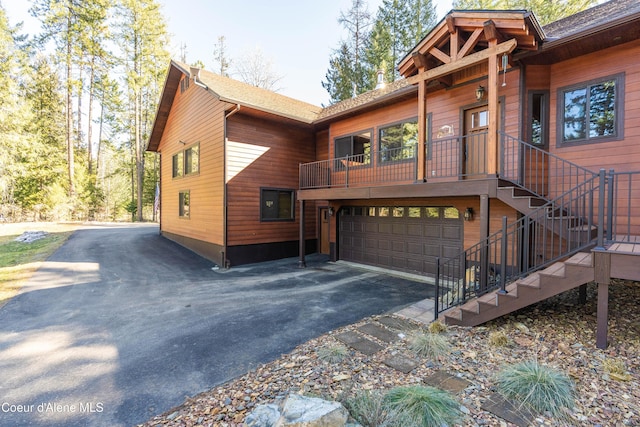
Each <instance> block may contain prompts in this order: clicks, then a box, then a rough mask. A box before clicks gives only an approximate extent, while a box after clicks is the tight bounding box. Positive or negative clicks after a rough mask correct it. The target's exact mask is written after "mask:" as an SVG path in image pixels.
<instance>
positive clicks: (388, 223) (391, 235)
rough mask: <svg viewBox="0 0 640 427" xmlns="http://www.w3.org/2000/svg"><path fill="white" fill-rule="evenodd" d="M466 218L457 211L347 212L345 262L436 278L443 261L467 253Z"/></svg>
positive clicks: (342, 218)
mask: <svg viewBox="0 0 640 427" xmlns="http://www.w3.org/2000/svg"><path fill="white" fill-rule="evenodd" d="M462 237H463V227H462V218H461V215H460V212H459V211H458V210H457V209H456V208H453V207H410V206H395V207H394V206H388V207H380V206H377V207H343V208H342V209H341V210H340V215H339V248H338V251H339V253H338V254H339V257H340V259H343V260H345V261H353V262H359V263H363V264H370V265H375V266H380V267H387V268H390V269H395V270H403V271H413V272H420V273H431V274H435V272H436V259H437V258H438V257H441V258H442V257H445V258H449V257H453V256H455V255H457V254H459V253H460V252H461V251H462Z"/></svg>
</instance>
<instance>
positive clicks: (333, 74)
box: [322, 0, 372, 103]
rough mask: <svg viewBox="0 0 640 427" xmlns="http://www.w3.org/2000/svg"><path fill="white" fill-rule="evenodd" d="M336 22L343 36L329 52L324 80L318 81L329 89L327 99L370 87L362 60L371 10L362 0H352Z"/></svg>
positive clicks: (343, 97) (349, 94)
mask: <svg viewBox="0 0 640 427" xmlns="http://www.w3.org/2000/svg"><path fill="white" fill-rule="evenodd" d="M338 22H339V23H340V24H341V25H342V26H343V27H344V28H345V30H346V31H347V39H346V40H345V41H343V42H341V44H340V47H339V48H338V49H337V50H336V51H335V52H334V53H333V56H332V57H331V59H330V60H329V69H328V70H327V74H326V77H327V81H326V82H322V86H323V87H324V88H325V89H327V91H328V92H329V96H330V97H331V103H335V102H338V101H342V100H344V99H347V98H350V97H351V96H353V94H360V93H363V92H366V91H368V90H370V89H372V87H371V81H370V78H369V75H368V72H367V68H366V66H365V65H366V64H365V61H364V58H365V49H366V45H367V40H368V38H369V31H370V27H371V14H370V13H369V11H368V10H367V4H366V2H365V1H364V0H352V4H351V8H350V9H349V10H348V11H346V12H344V11H343V12H341V13H340V17H339V18H338Z"/></svg>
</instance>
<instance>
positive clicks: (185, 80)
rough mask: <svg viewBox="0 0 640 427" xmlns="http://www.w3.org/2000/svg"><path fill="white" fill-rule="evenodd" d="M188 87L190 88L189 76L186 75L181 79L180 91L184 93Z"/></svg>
mask: <svg viewBox="0 0 640 427" xmlns="http://www.w3.org/2000/svg"><path fill="white" fill-rule="evenodd" d="M187 89H189V77H187V76H184V77H183V78H182V80H180V93H184V91H185V90H187Z"/></svg>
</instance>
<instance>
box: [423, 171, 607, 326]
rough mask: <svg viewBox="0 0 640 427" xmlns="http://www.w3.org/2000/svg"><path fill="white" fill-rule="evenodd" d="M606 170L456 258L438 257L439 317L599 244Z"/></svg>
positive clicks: (436, 299) (436, 302)
mask: <svg viewBox="0 0 640 427" xmlns="http://www.w3.org/2000/svg"><path fill="white" fill-rule="evenodd" d="M604 173H605V172H604V171H602V172H601V174H600V175H596V176H594V177H592V178H591V179H589V180H587V181H585V182H582V183H580V184H579V185H578V186H576V187H575V188H573V189H571V190H569V191H568V192H566V193H564V194H562V195H560V196H559V197H557V198H555V199H554V200H552V201H549V202H548V203H546V204H545V205H544V206H541V207H540V208H538V209H536V211H534V212H533V213H531V214H529V215H525V216H523V217H522V218H520V219H519V220H518V221H516V222H513V223H511V224H508V223H507V218H506V217H503V223H502V228H501V230H500V231H498V232H496V233H494V234H492V235H490V236H489V237H488V238H486V239H484V240H482V241H481V242H479V243H477V244H476V245H474V246H472V247H471V248H469V249H467V250H466V251H464V252H462V253H460V254H459V255H457V256H456V257H453V258H449V259H444V260H438V263H437V264H438V269H437V272H436V298H435V312H436V318H437V316H438V315H439V314H440V313H442V312H443V311H445V310H447V309H449V308H451V307H453V306H456V305H460V304H463V303H464V302H466V301H467V300H469V299H472V298H475V297H478V296H481V295H483V294H485V293H487V292H490V291H493V290H495V289H498V288H500V289H501V291H502V292H504V291H505V288H506V284H507V283H509V282H511V281H513V280H515V279H517V278H520V277H524V276H527V275H529V274H531V273H532V272H534V271H537V270H540V269H542V268H544V267H546V266H548V265H550V264H552V263H554V262H556V261H558V260H560V259H562V258H565V257H567V256H568V255H571V254H573V253H576V252H578V251H580V250H582V249H584V248H587V247H589V246H591V245H593V244H594V243H595V239H596V232H597V230H598V227H597V223H598V215H597V214H598V207H599V194H600V189H601V177H602V178H603V177H604Z"/></svg>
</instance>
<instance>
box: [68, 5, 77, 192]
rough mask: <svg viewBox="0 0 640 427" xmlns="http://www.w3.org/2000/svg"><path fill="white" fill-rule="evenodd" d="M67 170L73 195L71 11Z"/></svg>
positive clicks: (69, 29) (69, 24) (69, 27)
mask: <svg viewBox="0 0 640 427" xmlns="http://www.w3.org/2000/svg"><path fill="white" fill-rule="evenodd" d="M66 61H67V64H66V65H67V135H66V136H67V165H68V166H67V171H68V173H69V197H73V196H74V195H75V193H76V188H75V185H74V183H73V182H74V179H73V175H74V172H75V171H74V167H73V162H74V161H75V160H74V155H73V138H72V133H73V115H72V112H71V109H72V108H73V103H72V101H73V100H72V93H71V92H72V90H73V87H72V84H71V13H69V16H68V18H67V58H66Z"/></svg>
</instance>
